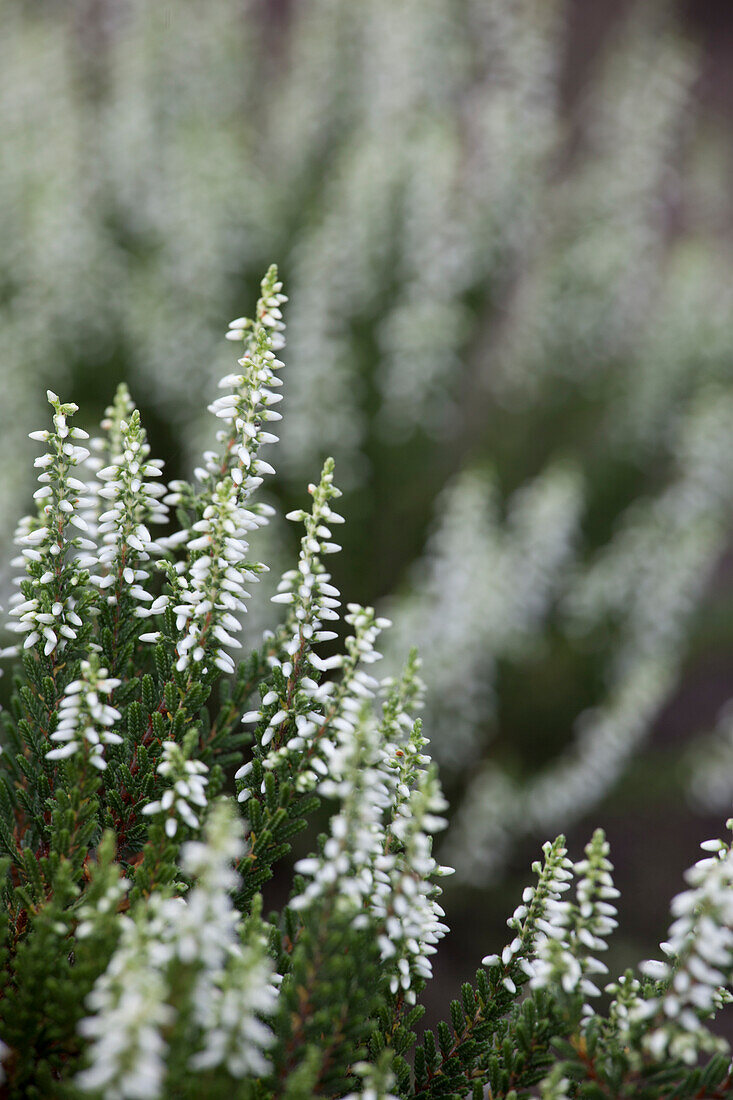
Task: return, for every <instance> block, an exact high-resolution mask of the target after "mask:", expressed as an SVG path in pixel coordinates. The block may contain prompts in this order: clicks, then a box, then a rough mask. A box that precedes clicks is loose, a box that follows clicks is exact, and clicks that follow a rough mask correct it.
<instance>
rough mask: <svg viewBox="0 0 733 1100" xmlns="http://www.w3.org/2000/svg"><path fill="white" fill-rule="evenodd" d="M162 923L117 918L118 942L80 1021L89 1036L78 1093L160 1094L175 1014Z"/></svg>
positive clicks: (134, 1099)
mask: <svg viewBox="0 0 733 1100" xmlns="http://www.w3.org/2000/svg"><path fill="white" fill-rule="evenodd" d="M163 934H164V923H163V920H162V919H161V917H160V916H158V917H156V918H154V919H153V920H149V919H148V920H145V921H143V920H141V919H139V920H134V919H133V918H132V917H128V916H125V917H121V918H120V941H119V944H118V946H117V949H116V951H115V953H114V955H113V956H112V959H111V961H110V963H109V965H108V967H107V969H106V970H105V972H104V974H103V975H102V977H101V978H100V979H99V980H98V981H97V984H96V985H95V987H94V990H93V992H92V993H91V994H90V996H89V999H88V1002H87V1003H88V1008H89V1009H91V1011H92V1013H93V1015H90V1016H87V1017H85V1019H83V1020H82V1021H81V1023H80V1025H79V1030H80V1032H81V1034H82V1035H83V1036H84V1037H85V1038H86V1039H88V1040H89V1041H90V1059H89V1061H90V1064H89V1066H88V1067H87V1068H86V1069H84V1070H82V1072H81V1073H79V1074H78V1075H77V1078H76V1082H75V1083H76V1085H77V1087H78V1088H80V1089H81V1090H82V1092H92V1093H97V1094H99V1093H101V1094H102V1095H103V1096H104V1097H107V1098H109V1100H146V1098H148V1097H149V1098H150V1100H155V1098H156V1097H159V1096H162V1095H163V1091H162V1090H163V1082H164V1079H165V1072H166V1069H165V1056H166V1053H167V1049H166V1043H165V1040H164V1038H163V1035H162V1032H163V1029H164V1028H166V1027H169V1026H170V1025H171V1024H172V1023H173V1021H174V1019H175V1013H174V1011H173V1009H172V1007H171V1006H170V1005H169V1004H168V1003H167V1002H166V995H167V988H166V983H165V980H164V977H163V973H162V970H163V967H164V965H165V963H166V962H167V961H168V958H169V956H170V950H169V947H168V945H167V944H166V943H165V942H164V941H163V939H162V937H163Z"/></svg>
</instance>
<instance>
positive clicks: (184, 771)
mask: <svg viewBox="0 0 733 1100" xmlns="http://www.w3.org/2000/svg"><path fill="white" fill-rule="evenodd" d="M190 747H192V746H187V745H179V744H177V742H175V741H166V742H164V744H163V751H162V755H161V759H160V761H159V763H158V765H157V767H156V769H155V770H156V772H157V773H158V775H159V776H162V778H163V779H164V780H165V782H166V783H167V784H168V785H167V787H166V789H165V790H164V791H163V793H162V794H161V796H160V798H158V799H156V800H155V801H154V802H148V804H147V805H146V806H145V807H144V808H143V811H142V812H143V814H144V815H145V816H147V817H149V816H151V815H158V814H161V815H163V816H164V818H165V835H166V836H167V837H169V838H171V839H172V838H173V837H174V836H175V835H176V833H177V832H178V825H179V822H180V821H182V822H183V823H184V824H185V825H188V827H189V828H191V829H198V827H199V824H200V822H199V818H198V816H197V812H199V813H200V811H201V810H203V809H205V808H206V806H207V798H206V787H207V786H208V783H209V779H208V776H207V772H208V770H209V769H208V768H207V766H206V764H204V763H203V762H202V761H201V760H195V759H191V758H190V757H189V756H187V754H186V748H190ZM194 806H195V807H196V809H194V808H193V807H194Z"/></svg>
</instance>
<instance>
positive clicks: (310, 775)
mask: <svg viewBox="0 0 733 1100" xmlns="http://www.w3.org/2000/svg"><path fill="white" fill-rule="evenodd" d="M347 611H348V613H347V614H346V615H345V616H344V621H345V622H347V623H348V624H349V625H350V626H352V627H353V631H354V632H353V634H351V635H349V637H347V639H346V642H345V648H346V653H345V654H340V655H339V656H338V658H337V659H334V658H329V661H332V662H333V663H332V664H329V668H336V667H340V669H341V676H340V678H339V680H338V681H332V680H329V681H326V682H325V683H322V684H319V683H318V682H317V681H316V680H315V679H313V678H312V677H311V676H309V675H306V673H307V672H310V669H309V668H308V667H307V662H308V661H309V660H311V659H312V656H313V655H312V654H311V653H310V651H307V652H304V656H303V657H302V660H301V666H300V671H301V675H300V677H299V679H298V680H297V681H295V680H293V681H291V679H290V677H292V676H293V672H292V669H293V666H292V663H291V662H289V661H286V662H284V663H282V664H280V662H279V661H277V660H275V662H274V663H276V664H277V665H278V666H279V667H281V668H282V669H283V671H284V673H286V674H288V677H289V679H288V681H287V683H286V687H285V691H284V692H283V693H282V694H279V693H278V692H277V691H275V690H270V691H268V692H267V693H266V695H265V696H264V698H263V699H262V703H261V705H260V709H259V710H256V711H248V712H247V713H246V714H245V715H244V716H243V718H242V721H243V722H258V723H262V722H265V721H266V722H267V725H266V726H265V728H264V730H263V731H262V732H261V741H260V743H261V745H262V746H263V747H265V748H266V747H268V746H270V745H271V746H272V747H271V748H270V749H269V751H268V753H267V755H266V756H265V757H264V758H263V761H262V764H263V767H265V768H267V769H276V768H279V767H280V766H282V765H283V764H287V763H290V762H292V763H293V765H294V766H297V778H296V787H297V789H298V790H299V791H307V790H313V789H314V788H315V787H317V786H318V784H319V783H320V782H321V781H322V780H323V779H324V778H326V777H330V778H338V777H339V776H341V775H342V774H343V771H344V766H345V758H344V754H346V758H347V759H348V756H349V752H350V738H351V737H353V735H354V731H355V729H356V724H357V721H358V718H359V713H360V711H361V708H362V706H363V704H364V702H365V700H368V699H371V698H372V697H373V696H374V695H375V694H376V690H377V688H378V686H379V684H378V681H377V680H375V679H374V677H373V676H370V675H369V674H368V673H367V672H366V671H365V670H364V669H363V668H361V662H362V661H364V662H365V663H366V664H371V663H373V662H374V661H376V660H379V658H380V656H381V655H380V654H379V653H378V652H377V651H376V650H375V648H374V643H375V641H376V639H377V637H378V636H379V634H380V632H381V631H382V630H383V629H385V628H386V627H388V626H389V625H390V624H389V620H388V619H382V618H377V617H376V615H375V613H374V609H373V608H371V607H362V606H361V605H360V604H353V603H350V604H348V605H347ZM304 666H305V667H304ZM291 683H292V687H291ZM268 709H269V711H270V712H271V716H270V717H269V718H267V717H266V715H267V711H268ZM291 723H292V724H293V725H294V730H292V731H291V733H290V736H289V737H288V739H287V740H285V741H284V743H282V744H280V743H279V741H280V736H282V735H283V734H284V733H286V732H287V731H288V730H290V729H291ZM276 734H277V735H278V737H277V740H276V741H275V743H274V744H272V742H273V739H274V737H275V735H276ZM251 771H252V763H251V762H248V763H246V764H244V765H242V767H241V768H240V769H239V770H238V771H237V772H236V775H235V778H236V779H238V780H242V781H246V778H247V776H248V775H249V773H250V772H251ZM263 784H264V781H263ZM251 794H252V791H251V790H250V789H249V788H248V787H246V786H245V787H244V788H243V789H242V790H241V791H240V792H239V795H238V798H239V801H240V802H244V801H246V800H247V799H248V798H249V797H250V796H251Z"/></svg>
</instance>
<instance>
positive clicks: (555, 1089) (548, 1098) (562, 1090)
mask: <svg viewBox="0 0 733 1100" xmlns="http://www.w3.org/2000/svg"><path fill="white" fill-rule="evenodd" d="M563 1069H564V1067H563V1066H562V1065H560V1066H555V1067H554V1068H553V1070H552V1072H551V1073H549V1074H548V1075H547V1077H545V1079H544V1080H543V1081H542V1083H541V1085H540V1100H572V1093H571V1091H570V1090H571V1088H572V1085H571V1083H570V1079H569V1078H568V1077H566V1076H565V1074H564V1072H563Z"/></svg>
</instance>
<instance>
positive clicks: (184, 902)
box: [76, 803, 277, 1100]
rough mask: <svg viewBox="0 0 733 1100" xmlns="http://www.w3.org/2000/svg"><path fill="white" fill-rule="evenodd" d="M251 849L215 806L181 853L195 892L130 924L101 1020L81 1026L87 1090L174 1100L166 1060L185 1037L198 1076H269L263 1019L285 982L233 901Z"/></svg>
mask: <svg viewBox="0 0 733 1100" xmlns="http://www.w3.org/2000/svg"><path fill="white" fill-rule="evenodd" d="M244 850H245V849H244V841H243V837H242V831H241V827H239V826H238V825H237V823H236V821H235V819H234V817H233V815H232V813H231V811H230V810H229V808H228V807H227V806H226V805H225V804H223V803H219V804H217V805H215V806H214V807H213V808H212V811H211V815H210V817H209V820H208V822H207V827H206V833H205V838H204V840H203V841H190V842H188V844H186V845H184V847H183V850H182V867H183V870H184V871H185V872H186V873H187V874H188V875H189V876H190V877H191V878H193V879H194V882H195V885H194V886H193V887H192V889H191V890H190V891H189V892H188V894H187V895H186V896H185V897H184V898H175V897H168V898H165V899H163V900H161V899H160V898H158V899H156V903H155V904H154V906H152V911H151V913H150V914H148V915H147V916H144V915H143V914H140V913H137V914H135V915H133V916H125V917H123V918H121V921H122V934H121V938H120V942H119V944H118V946H117V949H116V951H115V953H114V955H113V956H112V959H111V961H110V963H109V965H108V967H107V969H106V971H105V972H104V973H103V974H102V976H101V977H100V978H99V980H98V981H97V984H96V986H95V988H94V991H93V992H92V994H91V995H90V997H89V1007H90V1008H91V1009H92V1010H93V1015H91V1016H88V1017H87V1018H86V1019H84V1020H83V1021H82V1024H81V1030H82V1033H83V1034H84V1035H85V1036H86V1037H88V1038H90V1039H91V1040H92V1043H91V1047H90V1065H89V1067H88V1068H87V1069H85V1070H83V1071H82V1073H81V1074H80V1075H79V1076H78V1077H77V1079H76V1084H77V1085H78V1086H79V1087H81V1088H82V1089H83V1090H84V1091H89V1092H97V1091H101V1092H102V1094H103V1095H104V1096H105V1097H111V1098H115V1100H117V1098H119V1100H128V1098H130V1100H133V1098H140V1100H142V1098H143V1097H145V1098H150V1100H155V1098H157V1097H162V1096H166V1095H170V1093H169V1092H168V1091H167V1088H166V1083H165V1080H166V1064H165V1057H166V1055H167V1053H168V1048H169V1046H170V1045H173V1046H174V1047H175V1046H176V1043H177V1041H178V1042H180V1041H181V1038H183V1037H184V1036H185V1044H186V1049H185V1055H184V1057H185V1067H186V1071H187V1072H189V1073H197V1072H206V1071H207V1070H211V1069H213V1068H215V1067H217V1066H223V1067H225V1068H226V1069H227V1071H228V1072H229V1073H230V1074H231V1076H232V1077H234V1078H242V1077H245V1076H247V1075H249V1074H254V1075H261V1074H263V1073H266V1072H267V1070H268V1062H267V1058H266V1055H265V1051H266V1050H267V1049H268V1047H270V1046H271V1045H272V1043H273V1042H274V1036H273V1034H272V1032H271V1030H270V1028H269V1027H267V1026H266V1025H265V1024H264V1023H263V1022H262V1017H267V1016H271V1015H272V1014H273V1012H274V1011H275V1008H276V1004H277V985H276V983H275V982H274V981H273V967H272V963H271V961H270V960H269V959H268V957H267V953H266V949H265V944H264V943H263V940H262V936H261V934H260V933H259V932H258V931H257V930H256V926H255V925H253V926H252V928H251V929H249V930H247V929H245V926H244V923H243V921H242V917H241V915H240V914H239V913H238V912H237V911H236V909H235V908H234V906H233V904H232V901H231V898H230V891H231V890H232V889H233V888H234V887H235V886H236V884H237V876H236V873H235V872H234V870H233V867H232V864H233V862H234V861H235V860H237V859H238V858H240V857H241V856H242V854H243V853H244ZM176 1027H178V1028H179V1029H180V1028H183V1033H182V1034H181V1035H178V1034H177V1032H176ZM191 1027H193V1028H194V1035H195V1038H194V1039H193V1046H194V1049H193V1050H191V1033H190V1028H191Z"/></svg>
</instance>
